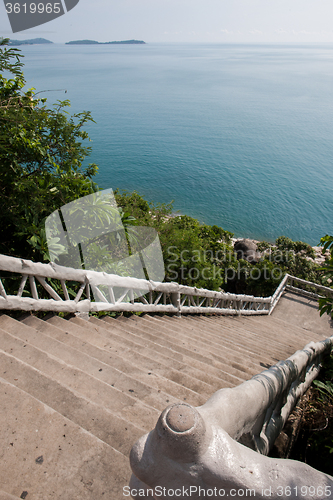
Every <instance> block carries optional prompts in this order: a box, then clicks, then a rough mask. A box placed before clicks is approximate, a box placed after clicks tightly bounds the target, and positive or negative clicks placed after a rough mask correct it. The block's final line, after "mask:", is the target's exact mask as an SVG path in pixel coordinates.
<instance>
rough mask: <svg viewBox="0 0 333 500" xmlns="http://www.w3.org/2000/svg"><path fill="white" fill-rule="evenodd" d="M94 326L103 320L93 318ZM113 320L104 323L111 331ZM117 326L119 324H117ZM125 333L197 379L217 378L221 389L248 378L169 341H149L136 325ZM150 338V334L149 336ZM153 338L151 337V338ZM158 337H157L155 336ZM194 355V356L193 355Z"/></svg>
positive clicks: (104, 320)
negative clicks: (181, 365) (177, 362)
mask: <svg viewBox="0 0 333 500" xmlns="http://www.w3.org/2000/svg"><path fill="white" fill-rule="evenodd" d="M90 321H92V322H93V323H94V324H98V325H99V324H100V323H97V322H100V321H101V320H96V318H91V320H90ZM115 321H116V320H113V319H112V318H109V317H106V318H103V323H106V324H107V325H108V328H109V330H110V331H112V330H113V329H114V324H115V323H114V322H115ZM116 324H117V323H116ZM122 331H123V333H126V334H127V335H130V336H131V337H132V338H133V339H136V341H137V342H142V344H144V345H148V346H149V347H150V348H151V349H152V350H154V351H156V352H159V353H162V354H163V355H166V356H168V357H170V358H172V359H173V360H176V361H180V362H181V363H183V365H184V371H186V373H189V369H190V367H191V368H192V369H191V372H192V373H193V374H195V376H196V377H198V378H200V380H203V381H209V380H212V379H211V378H210V377H215V378H217V379H218V380H219V381H220V382H219V385H220V388H221V387H233V386H235V385H238V384H240V383H241V382H242V381H244V380H245V379H246V378H248V377H243V378H242V379H241V378H239V377H235V376H234V375H232V374H230V373H228V372H227V371H225V370H227V367H224V368H225V370H223V369H221V368H220V364H219V363H217V362H215V361H214V359H213V358H208V357H207V356H205V357H204V356H200V355H199V354H198V353H196V352H194V353H191V352H190V351H189V350H188V349H182V348H181V347H179V346H177V345H175V344H173V343H172V342H169V341H164V340H163V338H160V339H158V338H155V339H154V340H150V339H147V335H145V332H144V331H143V330H141V329H139V328H136V327H135V325H134V326H133V325H131V324H130V323H129V324H126V325H125V324H124V325H123V326H122ZM148 336H149V334H148ZM150 337H151V336H150ZM155 337H156V336H155ZM193 354H194V355H193ZM193 369H195V370H200V372H202V373H199V372H193Z"/></svg>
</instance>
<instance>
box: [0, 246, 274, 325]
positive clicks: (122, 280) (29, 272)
mask: <svg viewBox="0 0 333 500" xmlns="http://www.w3.org/2000/svg"><path fill="white" fill-rule="evenodd" d="M0 270H3V271H7V272H10V273H12V274H19V275H21V282H20V285H19V287H18V291H17V293H16V295H9V294H7V292H6V289H5V286H4V284H3V283H2V281H1V280H0V309H5V310H14V309H19V310H24V311H31V310H34V311H56V312H60V311H62V312H71V313H76V314H79V315H82V316H86V315H87V314H88V313H89V312H96V311H105V312H107V311H133V312H139V311H140V312H163V313H172V314H177V315H180V314H188V313H215V314H235V315H236V314H268V313H269V308H270V303H271V299H270V297H254V296H252V295H236V294H231V293H225V292H217V291H212V290H206V289H198V288H195V287H188V286H183V285H179V284H178V283H159V282H154V281H149V280H145V279H137V278H131V277H122V276H117V275H113V274H107V273H103V272H96V271H89V270H81V269H72V268H66V267H62V266H58V265H56V264H54V263H49V264H42V263H35V262H31V261H29V260H25V259H18V258H15V257H9V256H6V255H0ZM47 279H48V280H50V279H51V280H53V281H54V280H58V281H59V282H60V286H58V288H57V289H56V287H55V285H54V283H52V282H50V281H49V282H47V281H46V280H47ZM36 281H37V282H38V283H39V285H38V283H36ZM66 281H67V282H68V281H71V282H77V283H78V284H79V290H78V291H77V293H76V295H75V296H74V298H73V299H71V298H70V294H69V290H68V287H67V285H66ZM27 282H29V285H30V296H23V293H24V292H25V293H29V290H27V289H26V284H27ZM38 287H42V288H43V290H44V292H43V293H45V292H46V294H47V295H48V296H49V297H50V298H48V299H45V298H40V297H39V294H38ZM91 290H93V292H94V296H95V301H94V300H92V298H91V293H90V292H91ZM116 292H118V293H116ZM96 297H97V298H98V300H96Z"/></svg>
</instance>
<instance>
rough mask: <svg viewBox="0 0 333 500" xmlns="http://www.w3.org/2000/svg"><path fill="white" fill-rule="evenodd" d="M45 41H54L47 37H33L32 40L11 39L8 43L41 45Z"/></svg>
mask: <svg viewBox="0 0 333 500" xmlns="http://www.w3.org/2000/svg"><path fill="white" fill-rule="evenodd" d="M44 43H53V42H51V41H50V40H46V39H45V38H31V39H30V40H9V43H8V45H41V44H44Z"/></svg>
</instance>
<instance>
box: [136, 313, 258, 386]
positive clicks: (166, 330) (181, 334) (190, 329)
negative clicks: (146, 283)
mask: <svg viewBox="0 0 333 500" xmlns="http://www.w3.org/2000/svg"><path fill="white" fill-rule="evenodd" d="M131 322H133V323H134V324H135V325H136V327H138V328H141V329H143V330H144V331H149V333H152V334H156V332H158V335H159V336H160V335H163V338H167V339H168V340H169V341H170V342H172V343H174V344H175V345H177V346H181V347H185V348H186V349H188V350H190V351H196V352H198V351H199V352H201V353H202V354H204V355H205V356H207V357H209V358H210V359H214V360H215V362H216V363H221V366H223V367H224V369H225V367H228V372H229V373H230V374H232V375H234V376H235V377H238V378H241V379H244V374H245V377H248V376H251V371H250V366H251V365H252V361H251V358H250V357H249V356H248V355H246V356H245V357H247V358H248V363H246V364H245V363H244V357H243V361H242V359H241V357H240V356H237V354H235V352H234V351H233V350H231V349H228V346H227V343H226V342H221V340H220V341H219V342H217V341H215V342H212V341H211V340H210V339H206V338H205V341H204V342H203V341H202V331H201V332H200V330H199V329H198V325H197V324H196V323H195V322H193V324H192V325H189V324H188V323H187V322H185V321H183V318H179V319H178V320H176V321H173V322H171V321H170V322H164V321H163V320H161V319H159V318H158V319H155V318H152V317H147V316H144V317H142V318H141V317H140V318H138V317H137V316H132V317H131V318H130V322H129V323H128V325H129V327H130V324H131ZM195 327H197V329H196V328H195ZM196 332H198V334H197V335H196ZM200 333H201V337H200V339H199V334H200ZM214 340H216V339H214ZM252 368H253V372H252V374H255V373H257V371H258V366H256V367H253V366H252Z"/></svg>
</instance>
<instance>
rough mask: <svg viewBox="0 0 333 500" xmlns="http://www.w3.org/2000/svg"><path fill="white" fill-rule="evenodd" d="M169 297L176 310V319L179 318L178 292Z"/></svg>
mask: <svg viewBox="0 0 333 500" xmlns="http://www.w3.org/2000/svg"><path fill="white" fill-rule="evenodd" d="M170 296H171V302H172V304H173V305H174V307H176V308H177V313H176V317H177V318H180V316H181V306H180V291H179V290H178V291H177V292H172V293H171V294H170Z"/></svg>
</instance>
